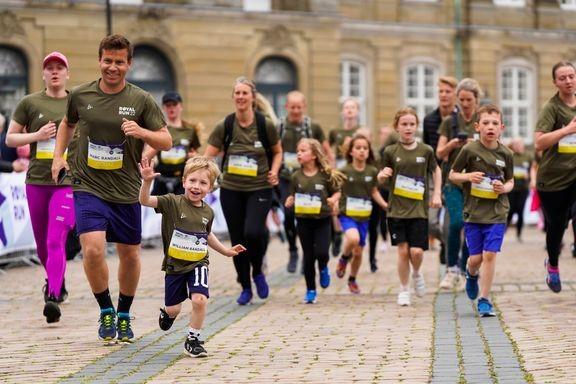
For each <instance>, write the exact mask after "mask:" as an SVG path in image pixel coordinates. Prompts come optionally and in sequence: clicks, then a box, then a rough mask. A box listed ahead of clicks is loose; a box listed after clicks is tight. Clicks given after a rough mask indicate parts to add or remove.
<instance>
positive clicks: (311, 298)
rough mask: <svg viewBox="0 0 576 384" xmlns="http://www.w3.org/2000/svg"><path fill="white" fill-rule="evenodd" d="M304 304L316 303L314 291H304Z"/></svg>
mask: <svg viewBox="0 0 576 384" xmlns="http://www.w3.org/2000/svg"><path fill="white" fill-rule="evenodd" d="M304 303H305V304H314V303H316V291H314V290H312V289H310V290H308V291H306V296H304Z"/></svg>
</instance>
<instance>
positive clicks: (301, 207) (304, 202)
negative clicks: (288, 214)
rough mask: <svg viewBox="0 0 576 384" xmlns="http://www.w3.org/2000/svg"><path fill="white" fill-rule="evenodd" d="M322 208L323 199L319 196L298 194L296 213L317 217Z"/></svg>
mask: <svg viewBox="0 0 576 384" xmlns="http://www.w3.org/2000/svg"><path fill="white" fill-rule="evenodd" d="M321 208H322V199H321V198H320V196H318V195H311V194H308V193H296V196H295V204H294V212H295V213H296V214H297V215H298V214H304V215H317V214H319V213H320V209H321Z"/></svg>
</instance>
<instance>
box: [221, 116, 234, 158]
mask: <svg viewBox="0 0 576 384" xmlns="http://www.w3.org/2000/svg"><path fill="white" fill-rule="evenodd" d="M235 118H236V115H235V114H234V113H231V114H229V115H228V116H226V118H225V119H224V148H223V149H222V151H223V152H224V154H223V155H222V169H224V163H225V162H226V157H227V156H228V148H229V147H230V143H232V131H233V130H234V119H235Z"/></svg>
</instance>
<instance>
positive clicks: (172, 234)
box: [156, 193, 214, 275]
mask: <svg viewBox="0 0 576 384" xmlns="http://www.w3.org/2000/svg"><path fill="white" fill-rule="evenodd" d="M157 198H158V207H157V208H156V212H157V213H161V214H162V243H163V245H164V260H163V261H162V270H163V271H166V274H168V275H172V274H180V273H186V272H190V271H192V270H193V269H194V268H195V267H196V265H198V264H199V263H201V264H203V265H208V235H209V234H210V232H211V230H212V222H213V221H214V211H212V208H210V206H208V204H206V203H205V202H204V201H202V206H201V207H196V206H195V205H193V204H192V202H191V201H190V200H188V199H187V198H186V196H184V195H175V194H173V193H169V194H167V195H162V196H157Z"/></svg>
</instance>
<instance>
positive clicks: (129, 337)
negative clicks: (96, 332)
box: [116, 312, 134, 343]
mask: <svg viewBox="0 0 576 384" xmlns="http://www.w3.org/2000/svg"><path fill="white" fill-rule="evenodd" d="M116 329H117V333H118V335H117V336H116V338H117V339H118V341H119V342H121V343H133V342H134V332H132V327H130V314H129V313H120V312H118V323H116Z"/></svg>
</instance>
